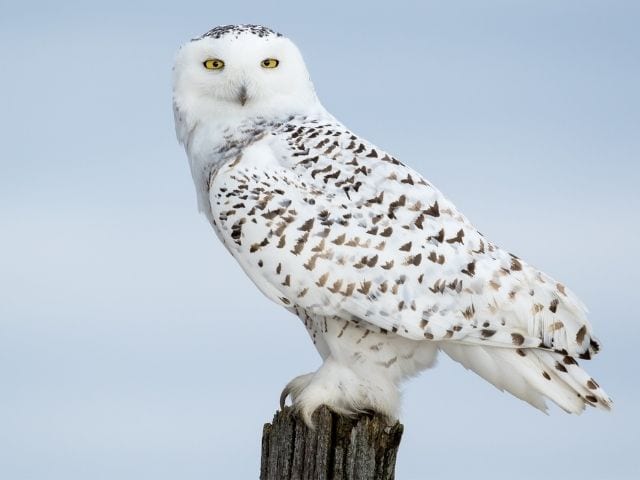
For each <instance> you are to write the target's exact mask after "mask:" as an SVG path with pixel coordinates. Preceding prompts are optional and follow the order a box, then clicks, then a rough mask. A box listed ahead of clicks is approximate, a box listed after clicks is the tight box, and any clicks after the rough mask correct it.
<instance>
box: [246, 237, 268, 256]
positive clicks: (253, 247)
mask: <svg viewBox="0 0 640 480" xmlns="http://www.w3.org/2000/svg"><path fill="white" fill-rule="evenodd" d="M268 244H269V240H268V239H267V238H266V237H265V238H264V239H263V240H262V241H261V242H260V243H254V244H253V245H251V247H250V248H249V253H254V252H256V251H258V250H260V249H261V248H262V247H265V246H267V245H268Z"/></svg>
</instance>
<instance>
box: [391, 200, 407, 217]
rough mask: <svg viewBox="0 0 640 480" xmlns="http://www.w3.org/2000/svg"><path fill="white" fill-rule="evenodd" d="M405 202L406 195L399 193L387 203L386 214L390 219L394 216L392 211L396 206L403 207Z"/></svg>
mask: <svg viewBox="0 0 640 480" xmlns="http://www.w3.org/2000/svg"><path fill="white" fill-rule="evenodd" d="M406 203H407V197H406V196H404V195H400V197H398V200H395V201H393V202H391V203H390V204H389V211H388V212H387V216H388V217H389V218H391V219H394V218H396V216H395V214H394V212H395V211H396V210H397V209H398V208H400V207H404V205H405V204H406Z"/></svg>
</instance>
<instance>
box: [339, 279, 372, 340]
mask: <svg viewBox="0 0 640 480" xmlns="http://www.w3.org/2000/svg"><path fill="white" fill-rule="evenodd" d="M355 287H356V284H355V283H350V284H348V285H347V288H345V291H344V292H340V293H341V294H342V296H344V297H350V296H351V295H353V290H354V289H355ZM368 331H369V330H367V332H368Z"/></svg>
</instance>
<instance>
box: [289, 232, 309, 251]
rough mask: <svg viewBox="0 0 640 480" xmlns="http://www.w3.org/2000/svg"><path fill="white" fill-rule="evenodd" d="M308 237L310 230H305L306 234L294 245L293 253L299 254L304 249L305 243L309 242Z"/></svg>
mask: <svg viewBox="0 0 640 480" xmlns="http://www.w3.org/2000/svg"><path fill="white" fill-rule="evenodd" d="M308 239H309V232H305V234H304V235H302V236H301V237H300V238H298V239H297V240H296V244H295V245H294V247H293V250H291V253H293V254H294V255H299V254H300V252H302V250H303V249H304V245H305V244H306V243H307V240H308Z"/></svg>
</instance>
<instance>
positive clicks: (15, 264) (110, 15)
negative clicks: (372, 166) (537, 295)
mask: <svg viewBox="0 0 640 480" xmlns="http://www.w3.org/2000/svg"><path fill="white" fill-rule="evenodd" d="M227 23H261V24H265V25H268V26H271V27H273V28H275V29H277V30H278V31H281V32H283V33H284V34H286V35H287V36H289V37H290V38H292V39H293V40H294V41H295V42H296V43H297V44H298V46H299V47H300V49H301V50H302V52H303V54H304V55H305V58H306V61H307V63H308V66H309V70H310V71H311V74H312V77H313V79H314V81H315V85H316V88H317V90H318V93H319V95H320V98H321V99H322V100H323V103H324V104H325V106H326V107H327V108H328V110H329V111H330V112H332V113H333V114H335V115H336V116H337V117H338V118H339V119H340V120H342V121H343V122H344V123H345V124H346V125H347V126H348V127H349V128H351V129H352V130H354V131H355V132H357V133H359V134H361V135H363V136H364V137H366V138H368V139H370V140H372V141H373V142H374V143H376V144H378V145H379V146H380V147H381V148H384V149H386V150H388V151H390V152H392V153H394V154H395V155H396V156H397V157H399V158H400V159H401V160H402V161H403V162H405V163H408V164H409V165H411V166H413V167H414V168H416V169H417V170H418V171H420V172H421V173H423V174H424V175H425V176H426V177H427V178H428V179H430V180H431V181H432V182H433V183H435V185H437V186H438V187H439V188H440V189H441V190H443V191H444V192H445V194H446V195H447V196H448V197H449V198H451V199H452V200H453V201H454V202H455V203H456V204H457V206H458V207H459V208H460V209H461V210H462V211H463V212H464V213H465V214H466V215H467V216H468V217H469V218H470V219H471V220H472V221H473V222H474V223H475V224H476V226H477V227H478V228H479V229H480V231H482V232H483V233H484V234H486V235H487V236H488V237H489V238H490V239H492V240H493V241H494V242H495V243H497V244H499V245H502V246H504V247H506V248H508V250H509V251H512V252H514V253H516V254H517V255H519V256H521V257H523V258H524V259H526V260H527V261H529V262H530V263H532V264H534V265H536V266H538V267H539V268H541V269H543V270H545V271H546V272H548V273H549V274H551V275H553V276H554V277H556V278H557V279H558V280H561V281H562V282H564V283H566V284H567V285H569V286H570V287H571V288H572V289H574V290H575V291H576V292H577V293H578V294H579V295H580V296H581V298H582V299H583V300H584V301H585V303H586V304H587V305H588V306H589V307H590V312H591V321H592V323H593V325H594V327H595V331H596V334H597V335H598V336H599V338H600V340H601V341H602V343H603V345H604V351H603V352H602V354H601V355H600V356H598V357H597V358H596V359H595V360H593V361H592V362H589V363H587V368H588V370H589V372H590V373H591V374H592V375H593V376H594V377H595V378H596V379H597V380H598V381H599V382H600V383H601V384H602V385H603V386H604V387H605V388H606V390H607V391H608V393H610V395H612V396H613V398H614V400H615V401H616V405H615V409H614V411H613V412H612V413H610V414H606V413H603V412H600V411H587V412H586V414H584V415H582V416H581V417H574V416H568V415H566V414H564V413H563V412H561V411H560V410H559V409H557V408H555V407H552V409H551V412H550V415H549V416H545V415H543V414H542V413H540V412H538V411H536V410H534V409H532V408H531V407H529V406H528V405H526V404H524V403H522V402H520V401H518V400H516V399H514V398H512V397H510V396H508V395H507V394H503V393H501V392H499V391H498V390H496V389H495V388H494V387H493V386H491V385H490V384H488V383H486V382H485V381H483V380H481V379H480V378H479V377H476V376H475V375H474V374H472V373H470V372H466V371H465V370H464V369H463V368H462V367H461V366H459V365H457V364H454V363H453V362H452V361H450V360H449V359H448V358H445V357H441V361H440V364H439V366H438V368H436V369H435V370H432V371H428V372H425V373H424V374H423V375H422V376H421V377H419V378H417V379H415V380H413V381H412V382H410V383H409V384H408V385H407V386H406V388H405V391H404V408H403V414H402V420H403V422H404V424H405V426H406V434H405V437H404V440H403V444H402V448H401V450H400V456H399V459H398V468H397V478H398V479H400V480H409V479H416V480H418V479H428V480H432V479H458V478H463V477H466V476H468V475H469V474H470V473H472V474H473V476H474V477H475V478H478V479H484V478H487V479H489V478H490V479H493V480H498V479H507V478H509V479H511V478H518V479H534V478H535V479H538V478H545V479H566V478H581V479H637V478H640V466H639V465H640V457H639V456H638V442H639V441H640V434H639V431H640V411H639V408H638V405H639V400H638V395H639V394H640V374H639V373H638V366H639V362H638V356H637V355H638V354H637V345H638V344H639V343H640V338H639V334H638V331H639V327H638V325H639V318H638V290H637V288H638V281H639V280H640V279H639V278H638V277H639V275H638V272H639V271H640V268H639V267H638V249H639V247H640V241H639V236H640V228H639V226H638V224H639V220H640V194H639V193H638V185H639V182H640V166H639V160H640V94H639V86H640V29H639V28H638V25H639V24H640V3H638V2H635V1H616V0H613V1H604V0H602V1H592V0H581V1H578V0H574V1H569V0H566V1H564V0H563V1H551V0H549V1H541V0H536V1H533V0H532V1H525V0H523V1H506V0H490V1H483V2H475V1H458V0H454V1H444V0H441V1H425V2H402V1H394V2H381V3H380V4H378V5H374V4H372V3H370V2H367V3H365V2H361V3H360V4H354V3H347V2H344V1H339V2H336V1H332V0H326V1H324V2H313V3H304V2H278V3H277V4H276V3H275V2H264V1H262V2H257V1H255V2H248V1H243V2H231V1H228V2H220V1H207V2H204V1H181V2H169V1H153V2H152V1H147V2H130V1H126V2H125V1H123V0H113V1H109V2H73V1H67V2H30V1H25V2H7V1H6V0H1V1H0V59H1V63H2V68H1V71H2V73H1V74H0V102H1V103H0V138H1V140H2V141H1V142H0V477H1V478H3V479H7V480H27V479H34V480H35V479H37V480H41V479H42V480H44V479H46V480H57V479H65V480H74V479H83V480H84V479H92V480H99V479H114V478H117V479H121V480H128V479H141V478H153V479H155V480H163V479H176V478H180V479H189V480H191V479H194V480H200V479H202V480H205V479H214V478H215V479H218V478H257V476H258V471H259V455H260V435H261V431H262V425H263V423H264V422H267V421H270V419H271V417H272V415H273V413H274V411H275V409H276V407H277V401H278V396H279V393H280V391H281V389H282V387H283V386H284V385H285V383H286V382H287V381H289V380H290V379H291V378H292V377H293V376H295V375H298V374H301V373H306V372H309V371H312V370H315V369H316V368H317V367H318V366H319V363H320V358H319V356H318V355H317V353H316V352H315V350H314V349H313V347H312V345H311V342H310V341H309V339H308V338H307V334H306V332H305V330H304V328H303V327H302V324H301V322H300V321H299V320H297V319H296V318H295V317H293V316H291V315H290V314H288V313H287V312H286V311H284V310H283V309H281V308H280V307H278V306H276V305H273V304H271V303H270V302H269V301H268V300H266V299H265V298H264V297H263V296H262V295H261V294H260V293H259V292H258V290H257V289H256V288H254V286H253V285H252V283H251V282H250V281H249V279H248V278H246V277H245V276H244V274H243V273H242V272H241V270H240V268H239V267H238V266H237V265H236V264H235V262H234V261H233V260H232V258H231V257H230V255H228V254H227V253H226V251H225V250H224V249H223V247H222V245H220V244H219V242H218V240H217V239H216V237H215V235H214V233H213V231H212V230H211V228H210V227H209V225H208V224H207V223H206V220H205V219H204V217H202V216H200V215H198V213H197V211H196V203H195V193H194V187H193V185H192V181H191V177H190V173H189V169H188V166H187V161H186V157H185V154H184V152H183V151H182V150H181V148H179V146H178V144H177V142H176V140H175V135H174V131H173V118H172V112H171V67H172V62H173V57H174V55H175V52H176V51H177V49H178V47H179V45H180V44H181V43H183V42H184V41H185V40H188V39H190V38H192V37H194V36H198V35H199V34H201V33H203V32H204V31H206V30H208V29H209V28H211V27H213V26H215V25H219V24H227ZM221 272H224V275H220V273H221ZM223 278H224V281H223Z"/></svg>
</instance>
